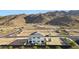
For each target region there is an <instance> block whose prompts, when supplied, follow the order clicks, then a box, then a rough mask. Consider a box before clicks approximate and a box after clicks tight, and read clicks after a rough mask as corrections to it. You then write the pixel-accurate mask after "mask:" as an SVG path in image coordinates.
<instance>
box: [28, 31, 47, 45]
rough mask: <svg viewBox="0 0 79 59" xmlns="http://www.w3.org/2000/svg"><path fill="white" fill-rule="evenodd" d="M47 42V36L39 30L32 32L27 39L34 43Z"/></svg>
mask: <svg viewBox="0 0 79 59" xmlns="http://www.w3.org/2000/svg"><path fill="white" fill-rule="evenodd" d="M45 42H46V39H45V37H44V36H43V35H42V34H40V33H38V32H33V33H32V34H30V35H29V37H28V41H27V43H28V44H32V45H44V44H45Z"/></svg>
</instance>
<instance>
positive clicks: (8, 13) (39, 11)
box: [0, 10, 49, 16]
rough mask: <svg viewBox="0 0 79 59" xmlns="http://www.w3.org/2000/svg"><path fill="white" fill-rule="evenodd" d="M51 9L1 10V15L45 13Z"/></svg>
mask: <svg viewBox="0 0 79 59" xmlns="http://www.w3.org/2000/svg"><path fill="white" fill-rule="evenodd" d="M48 11H49V10H0V16H5V15H15V14H37V13H45V12H48Z"/></svg>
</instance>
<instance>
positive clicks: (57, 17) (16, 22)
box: [0, 10, 79, 27]
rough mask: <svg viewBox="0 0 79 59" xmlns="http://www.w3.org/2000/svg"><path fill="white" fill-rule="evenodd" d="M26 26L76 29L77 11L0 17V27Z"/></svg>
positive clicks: (78, 15) (78, 12) (78, 11)
mask: <svg viewBox="0 0 79 59" xmlns="http://www.w3.org/2000/svg"><path fill="white" fill-rule="evenodd" d="M26 24H44V25H45V24H46V25H47V24H49V25H53V26H54V25H57V26H67V27H68V26H69V27H71V26H77V27H78V25H79V10H73V11H72V10H70V11H50V12H47V13H39V14H29V15H28V14H19V15H8V16H3V17H0V26H26Z"/></svg>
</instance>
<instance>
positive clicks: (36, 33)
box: [30, 32, 43, 36]
mask: <svg viewBox="0 0 79 59" xmlns="http://www.w3.org/2000/svg"><path fill="white" fill-rule="evenodd" d="M30 35H40V36H43V35H42V34H41V33H38V32H33V33H32V34H30Z"/></svg>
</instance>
